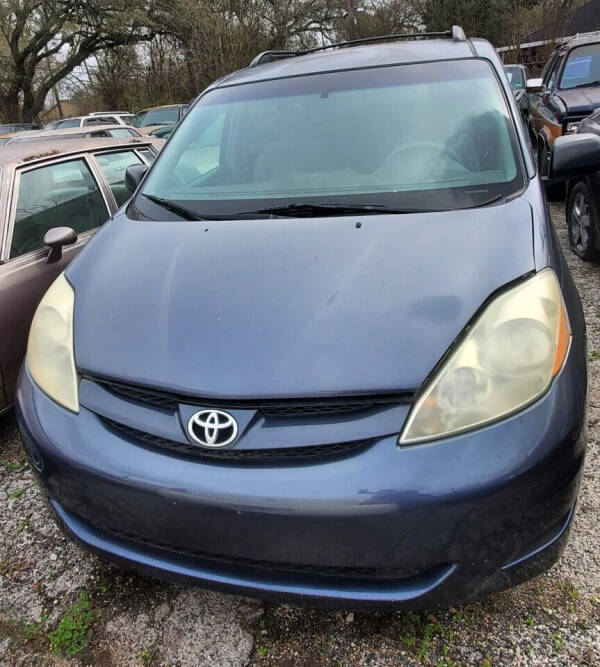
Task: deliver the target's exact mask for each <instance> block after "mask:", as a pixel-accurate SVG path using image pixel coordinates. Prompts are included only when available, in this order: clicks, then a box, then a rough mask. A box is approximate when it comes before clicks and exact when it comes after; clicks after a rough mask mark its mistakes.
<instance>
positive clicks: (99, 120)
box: [44, 112, 133, 130]
mask: <svg viewBox="0 0 600 667" xmlns="http://www.w3.org/2000/svg"><path fill="white" fill-rule="evenodd" d="M132 118H133V114H130V113H122V112H119V113H110V112H106V113H102V112H95V113H92V114H90V115H89V116H74V117H73V118H61V119H60V120H53V121H52V122H50V123H48V124H47V125H44V130H66V129H68V128H73V127H88V126H94V125H129V121H130V120H131V119H132Z"/></svg>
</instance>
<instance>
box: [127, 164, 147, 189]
mask: <svg viewBox="0 0 600 667" xmlns="http://www.w3.org/2000/svg"><path fill="white" fill-rule="evenodd" d="M147 171H148V165H147V164H132V165H130V166H129V167H127V169H126V170H125V187H126V188H127V189H128V190H129V192H135V191H136V190H137V187H138V185H139V184H140V183H141V182H142V178H144V174H145V173H146V172H147Z"/></svg>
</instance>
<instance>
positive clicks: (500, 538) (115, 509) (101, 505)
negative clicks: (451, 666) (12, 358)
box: [16, 338, 586, 609]
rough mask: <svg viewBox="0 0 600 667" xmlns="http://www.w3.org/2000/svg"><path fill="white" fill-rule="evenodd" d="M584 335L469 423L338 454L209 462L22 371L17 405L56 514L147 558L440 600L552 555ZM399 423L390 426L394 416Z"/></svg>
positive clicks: (581, 436)
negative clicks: (542, 376)
mask: <svg viewBox="0 0 600 667" xmlns="http://www.w3.org/2000/svg"><path fill="white" fill-rule="evenodd" d="M585 368H586V366H585V342H584V340H583V339H577V338H575V339H573V344H572V345H571V349H570V352H569V357H568V359H567V362H566V364H565V367H564V369H563V371H562V372H561V373H560V375H559V376H558V377H557V378H556V380H555V381H554V383H553V385H552V387H551V389H550V391H549V392H548V393H547V394H546V395H545V396H544V397H543V398H542V399H540V400H539V401H538V402H537V403H535V404H534V405H533V406H531V407H529V408H528V409H526V410H525V411H523V412H521V413H519V414H517V415H515V416H513V417H511V418H509V419H506V420H503V421H502V422H499V423H497V424H495V425H492V426H489V427H487V428H483V429H480V430H478V431H475V432H472V433H469V434H465V435H461V436H457V437H453V438H448V439H446V440H443V441H439V442H434V443H430V444H425V445H415V446H411V447H405V448H399V447H398V446H397V444H396V436H393V437H384V438H382V439H380V440H379V441H378V442H376V443H375V444H374V445H373V446H372V447H370V448H368V449H367V450H365V451H361V452H360V453H359V454H356V455H353V456H350V457H348V458H345V459H343V460H336V461H329V462H317V463H311V464H303V465H285V466H282V465H269V464H268V463H265V464H264V465H260V466H256V465H255V466H251V467H250V466H242V465H239V464H238V465H231V464H227V463H214V462H213V463H207V462H205V461H199V460H197V459H195V460H190V459H189V458H185V457H180V456H175V455H173V454H171V453H169V452H165V451H159V450H154V449H151V448H148V447H147V446H143V445H141V444H140V443H136V442H134V441H132V440H129V439H125V438H123V437H119V436H118V435H116V434H115V433H114V432H112V431H110V430H108V429H107V428H106V425H105V424H104V423H103V422H102V421H101V420H100V419H99V418H98V417H97V415H96V414H94V413H93V412H91V411H90V410H88V409H86V408H84V407H82V408H81V411H80V413H79V414H78V415H73V414H71V413H69V412H68V411H66V410H64V409H62V408H60V407H59V406H58V405H56V404H55V403H54V402H52V401H51V400H50V399H48V397H47V396H46V395H45V394H43V393H42V392H41V391H40V390H39V389H38V388H37V387H36V385H35V384H34V383H33V382H32V380H31V378H30V376H29V374H28V372H27V370H26V369H24V370H23V371H22V374H21V379H20V382H19V388H18V392H17V402H16V408H17V416H18V419H19V424H20V427H21V430H22V433H23V438H24V442H25V448H26V450H27V452H28V454H29V457H30V459H31V461H32V464H33V466H34V468H35V469H36V471H37V474H38V477H39V479H40V481H41V483H42V486H43V489H44V490H45V492H46V493H47V495H48V497H49V500H50V505H51V508H52V510H53V512H54V514H55V516H56V518H57V519H58V521H59V523H60V524H61V525H62V527H63V528H64V529H65V530H66V531H67V533H69V534H70V535H71V536H72V537H74V538H76V539H77V540H78V541H79V542H80V543H82V544H83V545H84V546H86V547H88V548H89V549H91V550H93V551H95V552H97V553H99V554H101V555H103V556H106V557H108V558H110V559H112V560H115V561H118V562H120V563H122V564H124V565H126V566H130V567H132V568H135V569H138V570H141V571H143V572H145V573H148V574H151V575H154V576H159V577H166V578H175V579H182V578H183V579H185V580H188V581H195V582H198V583H200V584H201V585H203V586H205V587H209V588H218V589H225V590H228V591H233V592H237V593H240V594H244V595H254V596H257V597H261V598H266V599H274V600H293V601H295V602H306V603H310V604H314V605H319V606H333V607H347V608H354V609H359V608H384V607H393V608H402V607H410V608H419V607H431V606H435V605H450V604H456V603H458V602H461V601H464V600H469V599H473V598H476V597H479V596H481V595H484V594H487V593H490V592H493V591H497V590H501V589H503V588H506V587H509V586H512V585H515V584H518V583H520V582H522V581H524V580H526V579H528V578H530V577H532V576H535V575H537V574H539V573H540V572H542V571H543V570H545V569H547V568H548V567H549V566H550V565H552V564H553V563H554V562H555V561H556V559H557V558H558V556H559V555H560V553H561V551H562V548H563V547H564V544H565V542H566V538H567V536H568V530H569V526H570V522H571V518H572V515H573V510H574V506H575V501H576V496H577V491H578V487H579V478H580V473H581V467H582V464H583V459H584V453H585V428H584V424H585V395H586V370H585ZM400 426H401V425H399V429H400Z"/></svg>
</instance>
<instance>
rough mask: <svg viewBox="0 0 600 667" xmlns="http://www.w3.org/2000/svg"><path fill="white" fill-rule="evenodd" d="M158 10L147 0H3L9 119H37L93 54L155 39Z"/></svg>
mask: <svg viewBox="0 0 600 667" xmlns="http://www.w3.org/2000/svg"><path fill="white" fill-rule="evenodd" d="M149 9H150V10H151V11H150V12H149ZM158 12H160V4H158V3H157V6H156V7H153V5H152V3H149V2H144V0H0V39H1V40H2V41H3V46H4V50H5V51H6V54H7V55H6V56H5V57H4V59H3V60H4V67H3V68H2V76H1V78H0V107H1V109H2V111H3V115H4V116H5V117H6V118H9V119H11V120H15V119H18V118H21V119H22V120H25V121H31V120H33V119H35V118H36V117H37V116H38V114H39V113H40V112H41V111H42V109H43V107H44V102H45V100H46V96H47V95H48V92H49V91H50V90H51V89H52V88H53V86H56V85H57V84H58V83H59V82H60V81H62V80H63V79H64V78H65V77H66V76H67V75H68V74H70V73H71V72H72V71H73V70H74V69H75V68H76V67H77V66H79V65H81V64H82V63H83V62H84V61H85V60H86V59H87V58H89V57H90V56H91V55H93V54H95V53H97V52H99V51H103V50H107V49H110V48H114V47H117V46H122V45H125V44H132V43H136V42H139V41H142V40H146V39H151V38H152V36H153V35H152V30H151V28H152V25H153V20H152V16H151V15H152V14H156V15H157V17H158V16H159V14H158Z"/></svg>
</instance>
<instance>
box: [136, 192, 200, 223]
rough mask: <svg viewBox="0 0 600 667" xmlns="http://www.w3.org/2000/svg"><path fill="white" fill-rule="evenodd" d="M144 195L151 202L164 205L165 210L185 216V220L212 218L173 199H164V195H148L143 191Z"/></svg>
mask: <svg viewBox="0 0 600 667" xmlns="http://www.w3.org/2000/svg"><path fill="white" fill-rule="evenodd" d="M142 197H145V198H146V199H149V200H150V201H151V202H154V203H155V204H158V205H159V206H162V207H163V208H164V209H165V210H167V211H170V212H171V213H175V215H178V216H179V217H180V218H183V219H184V220H210V219H211V218H206V217H203V216H201V215H198V214H197V213H194V211H191V210H190V209H189V208H185V206H179V204H175V203H173V202H172V201H169V200H168V199H163V198H162V197H156V196H155V195H147V194H145V193H144V192H142Z"/></svg>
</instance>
